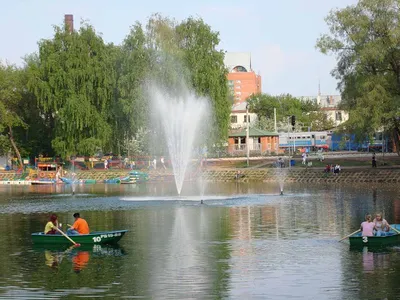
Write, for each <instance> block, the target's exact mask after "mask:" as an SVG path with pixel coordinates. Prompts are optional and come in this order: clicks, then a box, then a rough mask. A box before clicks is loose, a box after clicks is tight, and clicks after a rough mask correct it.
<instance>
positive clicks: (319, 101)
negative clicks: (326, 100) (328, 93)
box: [317, 79, 321, 105]
mask: <svg viewBox="0 0 400 300" xmlns="http://www.w3.org/2000/svg"><path fill="white" fill-rule="evenodd" d="M317 104H318V105H320V104H321V81H320V80H319V79H318V96H317Z"/></svg>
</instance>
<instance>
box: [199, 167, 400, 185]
mask: <svg viewBox="0 0 400 300" xmlns="http://www.w3.org/2000/svg"><path fill="white" fill-rule="evenodd" d="M236 172H237V170H235V169H232V170H209V171H206V172H205V173H204V174H203V178H204V179H205V180H209V181H234V180H236V179H235V176H236ZM241 175H242V176H243V177H241V178H240V179H239V181H244V182H247V181H263V182H276V181H280V180H283V181H285V182H346V183H349V182H350V183H351V182H360V183H361V182H382V183H399V182H400V169H348V170H343V171H342V172H341V173H339V174H338V175H334V174H333V173H329V174H326V173H324V172H323V171H322V170H316V169H314V170H313V169H308V170H306V169H290V170H289V169H286V170H278V169H251V170H243V171H241Z"/></svg>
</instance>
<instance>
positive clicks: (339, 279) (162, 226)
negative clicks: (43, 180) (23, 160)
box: [0, 182, 400, 299]
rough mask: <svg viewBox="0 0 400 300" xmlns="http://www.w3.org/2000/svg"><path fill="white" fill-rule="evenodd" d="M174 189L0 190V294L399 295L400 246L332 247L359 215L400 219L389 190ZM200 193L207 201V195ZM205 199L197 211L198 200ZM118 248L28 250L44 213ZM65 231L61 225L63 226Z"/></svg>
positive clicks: (247, 186)
mask: <svg viewBox="0 0 400 300" xmlns="http://www.w3.org/2000/svg"><path fill="white" fill-rule="evenodd" d="M284 189H285V194H284V195H283V196H279V195H278V194H279V185H274V184H272V185H269V184H261V183H257V184H256V183H254V184H247V183H242V184H239V183H218V184H210V183H209V184H207V185H206V186H204V185H203V186H199V185H198V184H197V183H190V182H185V184H184V188H183V191H182V196H180V197H177V196H176V188H175V186H174V185H171V184H142V185H86V186H78V187H76V194H75V195H74V196H72V195H71V187H69V186H62V185H58V186H36V187H35V186H24V187H22V186H14V187H11V186H0V254H1V255H0V298H1V299H13V298H21V299H61V298H62V299H65V298H68V299H74V298H93V297H99V298H115V299H119V298H144V299H148V298H152V299H220V298H224V299H385V298H387V299H399V298H400V285H399V284H398V282H399V281H398V279H399V278H400V256H399V252H400V248H398V247H392V248H388V249H385V250H379V251H371V249H367V248H364V249H359V250H357V251H353V250H352V251H350V249H349V245H348V243H347V242H344V243H342V242H338V240H339V239H340V238H341V237H343V236H345V235H347V234H349V233H351V232H352V231H354V230H356V229H358V228H359V224H360V223H361V221H362V219H363V217H364V215H365V213H366V212H371V213H374V212H378V211H382V212H383V213H384V214H385V218H386V219H387V220H388V221H389V222H391V223H400V198H399V191H398V190H397V189H396V187H390V186H376V187H374V186H368V185H360V186H355V185H353V186H344V185H340V186H334V185H324V184H320V185H318V186H311V185H310V186H305V185H301V186H300V185H290V186H287V185H286V186H285V187H284ZM203 193H204V194H203ZM201 200H203V202H204V204H200V201H201ZM77 211H79V212H80V213H81V215H82V216H83V217H84V218H85V219H86V220H87V221H88V222H89V225H90V228H91V230H113V229H128V230H129V232H128V233H127V234H126V235H125V236H124V238H123V239H122V240H121V241H120V243H119V245H118V246H114V247H111V246H100V245H96V246H92V247H81V248H76V249H70V248H67V247H62V246H60V247H58V246H55V247H54V246H53V247H50V246H45V247H38V246H34V245H32V242H31V239H30V234H31V233H32V232H38V231H42V230H43V227H44V225H45V222H46V220H47V218H48V215H49V213H53V212H54V213H56V214H57V215H58V216H59V219H60V221H61V222H62V223H63V224H67V223H69V224H71V223H72V222H73V217H72V214H73V213H74V212H77ZM64 228H65V225H64Z"/></svg>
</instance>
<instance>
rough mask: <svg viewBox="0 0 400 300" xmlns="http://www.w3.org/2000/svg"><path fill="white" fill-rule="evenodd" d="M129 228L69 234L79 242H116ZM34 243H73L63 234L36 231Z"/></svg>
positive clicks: (82, 243) (83, 243)
mask: <svg viewBox="0 0 400 300" xmlns="http://www.w3.org/2000/svg"><path fill="white" fill-rule="evenodd" d="M127 231H128V230H115V231H97V232H91V233H90V234H80V235H69V237H70V238H71V239H72V240H73V241H74V242H75V243H77V244H81V245H89V244H92V245H93V244H116V243H118V241H119V240H120V239H121V238H122V237H123V236H124V235H125V233H126V232H127ZM31 237H32V242H33V243H34V244H58V245H59V244H71V241H69V240H68V239H67V238H65V237H64V236H63V235H61V234H44V233H43V232H36V233H32V234H31Z"/></svg>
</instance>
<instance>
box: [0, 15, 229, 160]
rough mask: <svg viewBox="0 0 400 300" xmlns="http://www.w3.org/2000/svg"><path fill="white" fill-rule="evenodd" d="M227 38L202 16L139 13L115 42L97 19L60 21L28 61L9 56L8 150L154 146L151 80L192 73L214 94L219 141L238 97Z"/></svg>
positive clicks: (4, 120) (0, 102) (2, 103)
mask: <svg viewBox="0 0 400 300" xmlns="http://www.w3.org/2000/svg"><path fill="white" fill-rule="evenodd" d="M219 42H220V39H219V33H218V32H215V31H213V30H212V29H211V28H210V26H209V25H207V24H206V23H204V21H203V20H202V19H200V18H188V19H186V20H184V21H182V22H176V21H175V20H172V19H169V18H165V17H162V16H161V15H158V14H156V15H153V16H151V17H150V19H149V21H148V22H147V24H145V25H142V24H140V23H135V24H134V25H133V26H132V27H131V28H130V31H129V33H128V34H127V36H126V37H125V39H124V41H123V42H122V44H121V45H114V44H112V43H106V42H105V41H104V40H103V38H102V37H101V35H100V34H98V33H97V32H96V30H95V28H94V27H93V26H91V25H90V24H88V23H84V22H83V23H82V24H81V26H80V28H79V30H77V31H73V32H70V30H69V28H67V26H66V25H64V26H54V36H53V37H52V38H51V39H44V40H41V41H39V42H38V51H37V53H33V54H29V55H27V56H26V57H25V58H24V65H23V66H22V67H16V66H13V65H7V64H1V65H0V152H2V153H4V152H6V151H8V150H9V149H13V150H14V151H13V152H15V154H16V155H17V156H18V157H19V160H20V161H21V156H28V155H38V154H40V153H41V154H44V155H51V156H53V155H60V156H61V157H68V156H70V155H76V154H79V155H88V156H89V155H94V154H95V153H97V152H98V151H99V150H102V151H103V152H113V153H118V154H126V153H127V152H129V150H131V151H133V152H135V151H136V152H147V153H149V154H154V153H151V151H152V150H151V149H152V145H151V144H150V141H151V138H149V137H148V135H149V134H151V133H152V130H151V124H150V119H151V118H150V117H149V114H150V113H151V112H150V111H149V110H150V108H149V99H148V96H147V94H146V89H147V88H149V84H148V83H149V82H150V81H151V82H154V81H156V82H158V83H159V84H160V85H161V86H164V87H174V88H179V84H181V83H180V82H181V81H184V84H185V85H187V87H188V88H190V89H193V90H194V91H195V93H196V94H198V95H199V96H206V97H208V98H209V99H210V103H211V107H212V110H213V115H214V119H213V129H214V130H213V132H212V136H210V137H209V140H210V143H212V142H213V141H215V140H221V139H226V138H227V133H228V127H229V114H230V109H231V101H230V99H229V97H228V87H227V80H226V75H227V70H226V69H225V66H224V62H223V59H224V51H223V50H219V49H217V46H218V44H219ZM172 92H173V91H172ZM166 113H173V112H166ZM138 139H141V140H140V141H139V140H138ZM138 145H139V146H138ZM131 154H132V155H133V154H135V153H132V152H131Z"/></svg>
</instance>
